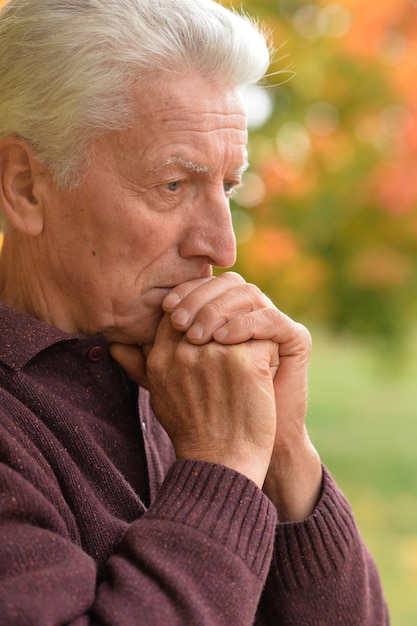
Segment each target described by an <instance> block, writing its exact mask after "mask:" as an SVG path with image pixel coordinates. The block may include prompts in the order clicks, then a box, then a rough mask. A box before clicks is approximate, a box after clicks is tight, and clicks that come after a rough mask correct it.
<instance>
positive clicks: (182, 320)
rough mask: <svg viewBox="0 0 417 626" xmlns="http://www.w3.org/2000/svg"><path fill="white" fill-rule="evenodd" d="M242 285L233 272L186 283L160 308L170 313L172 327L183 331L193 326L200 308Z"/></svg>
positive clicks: (170, 294) (240, 278)
mask: <svg viewBox="0 0 417 626" xmlns="http://www.w3.org/2000/svg"><path fill="white" fill-rule="evenodd" d="M244 283H245V281H244V279H243V278H242V277H241V276H240V275H239V274H236V273H235V272H225V273H224V274H221V275H220V276H216V277H214V276H212V277H211V278H209V279H199V280H195V281H188V282H187V283H183V284H181V285H178V287H175V289H173V290H172V291H171V292H170V293H169V294H168V295H167V296H166V297H165V299H164V300H163V302H162V307H163V309H164V311H166V312H167V313H171V315H172V323H173V325H174V327H175V328H177V329H178V330H181V331H185V330H187V329H189V328H190V326H191V325H192V324H193V322H194V319H195V316H196V314H197V313H198V311H199V310H200V309H201V307H202V306H204V305H205V304H206V303H207V302H210V301H211V300H213V298H215V297H217V296H218V295H220V294H222V293H224V292H225V291H228V290H229V289H231V287H232V286H233V285H236V284H244Z"/></svg>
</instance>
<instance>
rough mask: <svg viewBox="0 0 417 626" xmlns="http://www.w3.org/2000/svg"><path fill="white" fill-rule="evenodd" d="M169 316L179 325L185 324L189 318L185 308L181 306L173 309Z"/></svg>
mask: <svg viewBox="0 0 417 626" xmlns="http://www.w3.org/2000/svg"><path fill="white" fill-rule="evenodd" d="M171 318H172V319H173V320H174V322H175V323H176V324H178V325H179V326H185V325H186V324H188V322H189V320H190V314H189V312H188V311H187V309H185V308H184V307H183V306H181V307H180V308H179V309H175V311H174V312H173V314H172V315H171Z"/></svg>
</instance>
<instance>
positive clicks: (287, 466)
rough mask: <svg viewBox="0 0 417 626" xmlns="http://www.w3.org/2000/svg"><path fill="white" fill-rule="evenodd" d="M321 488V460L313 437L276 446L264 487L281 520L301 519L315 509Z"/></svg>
mask: <svg viewBox="0 0 417 626" xmlns="http://www.w3.org/2000/svg"><path fill="white" fill-rule="evenodd" d="M321 488H322V464H321V461H320V457H319V454H318V452H317V451H316V449H315V448H314V446H313V445H312V444H311V442H310V440H309V439H308V437H307V439H306V441H303V442H302V443H301V444H300V443H299V442H298V443H296V444H293V445H285V446H281V447H280V448H279V449H278V448H276V449H275V450H274V454H273V456H272V460H271V463H270V466H269V469H268V473H267V476H266V478H265V483H264V486H263V491H264V492H265V494H266V495H267V496H268V497H269V499H270V500H271V501H272V502H273V504H274V505H275V507H276V509H277V513H278V518H279V520H280V521H281V522H299V521H302V520H305V519H307V518H308V517H309V516H310V515H311V514H312V513H313V511H314V509H315V507H316V506H317V503H318V501H319V498H320V494H321Z"/></svg>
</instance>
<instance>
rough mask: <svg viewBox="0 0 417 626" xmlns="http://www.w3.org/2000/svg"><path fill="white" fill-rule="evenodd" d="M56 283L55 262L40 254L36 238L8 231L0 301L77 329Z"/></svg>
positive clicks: (1, 265)
mask: <svg viewBox="0 0 417 626" xmlns="http://www.w3.org/2000/svg"><path fill="white" fill-rule="evenodd" d="M23 240H24V241H23ZM48 265H49V267H48ZM52 284H53V276H52V268H51V264H50V263H49V264H48V263H47V260H46V259H42V255H41V254H39V250H37V241H36V238H34V237H26V236H24V235H21V234H19V233H17V232H16V231H14V230H10V231H9V232H6V234H5V235H4V241H3V246H2V250H1V256H0V301H1V302H3V303H4V304H6V305H7V306H9V307H11V308H13V309H15V310H17V311H20V312H21V313H24V314H26V315H30V316H31V317H34V318H36V319H39V320H41V321H43V322H46V323H48V324H50V325H52V326H56V327H57V328H61V329H62V330H65V331H67V332H75V331H76V329H75V328H74V327H72V325H71V323H70V322H69V320H67V319H66V315H65V312H64V310H65V307H63V306H62V304H60V298H59V297H56V296H55V295H54V293H55V291H54V289H51V285H52Z"/></svg>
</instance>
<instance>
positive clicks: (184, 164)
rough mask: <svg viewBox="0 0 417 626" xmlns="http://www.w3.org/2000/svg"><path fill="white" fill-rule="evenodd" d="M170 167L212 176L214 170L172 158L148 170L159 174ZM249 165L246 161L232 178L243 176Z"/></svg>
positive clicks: (193, 162)
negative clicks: (178, 167) (177, 166)
mask: <svg viewBox="0 0 417 626" xmlns="http://www.w3.org/2000/svg"><path fill="white" fill-rule="evenodd" d="M170 165H179V166H180V167H182V168H184V169H185V170H187V171H189V172H195V173H197V174H212V173H213V172H212V168H211V167H210V166H209V165H203V164H202V163H196V162H195V161H190V160H189V159H183V158H181V157H170V158H169V159H167V160H166V161H165V162H164V163H162V165H159V166H158V167H152V168H149V170H147V172H148V173H152V172H159V171H161V170H163V169H164V168H166V167H169V166H170ZM248 167H249V163H248V161H245V163H244V164H243V165H241V166H240V167H238V168H236V169H235V170H233V172H231V174H232V176H242V174H243V173H244V172H245V171H246V170H247V169H248Z"/></svg>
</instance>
